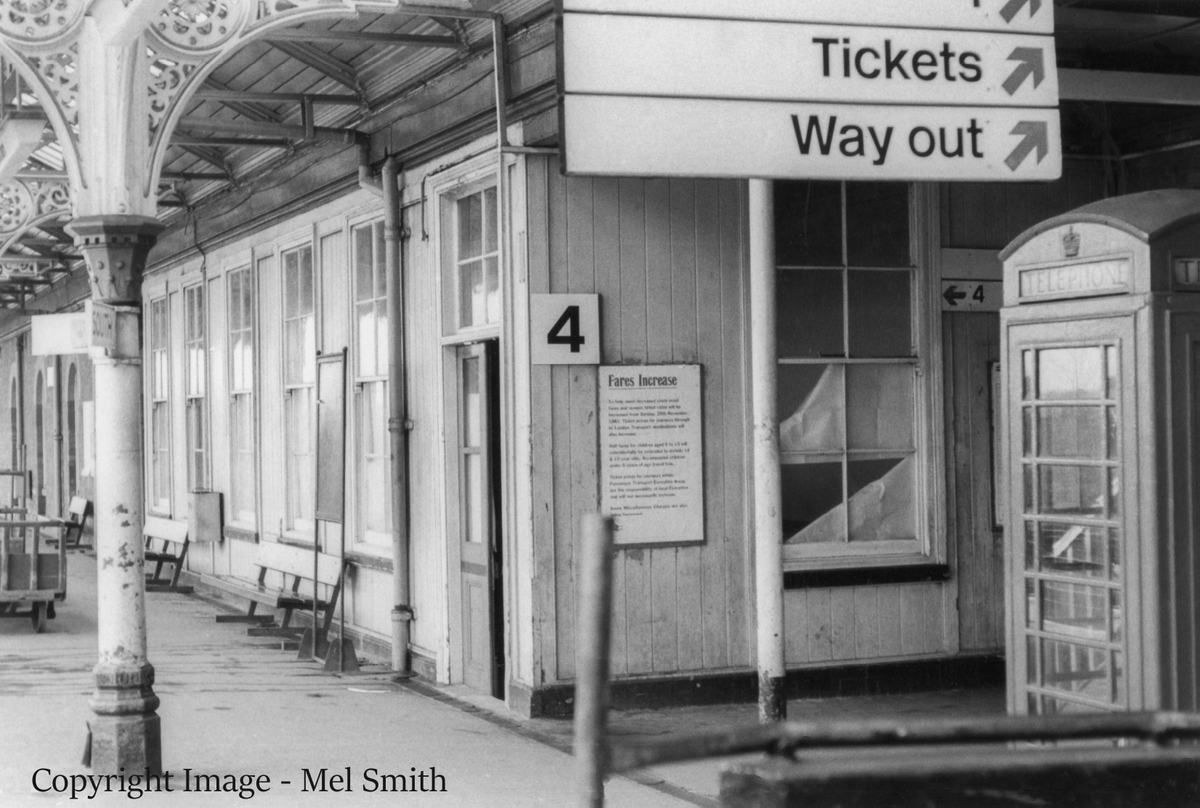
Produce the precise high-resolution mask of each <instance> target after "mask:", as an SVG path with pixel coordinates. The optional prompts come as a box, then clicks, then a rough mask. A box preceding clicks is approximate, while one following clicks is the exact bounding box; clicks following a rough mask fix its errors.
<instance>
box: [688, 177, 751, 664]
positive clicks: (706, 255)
mask: <svg viewBox="0 0 1200 808" xmlns="http://www.w3.org/2000/svg"><path fill="white" fill-rule="evenodd" d="M695 208H696V218H695V221H696V307H697V311H698V312H699V316H698V319H697V323H696V326H697V328H696V343H697V344H696V347H697V354H698V355H697V361H698V362H699V363H700V365H701V366H702V368H703V371H702V374H703V375H702V378H701V384H702V385H703V389H704V390H705V391H706V395H705V397H704V412H703V417H704V427H703V429H704V432H703V434H705V435H708V436H711V437H710V439H709V440H706V441H705V442H704V480H705V481H704V485H705V490H706V491H714V492H720V493H721V494H722V495H723V494H724V492H725V477H726V474H725V464H724V458H723V449H724V442H723V441H722V440H721V439H720V437H721V436H722V435H724V421H725V400H724V397H723V396H722V395H721V391H722V390H723V388H724V385H725V383H726V380H727V379H730V380H731V381H732V382H733V383H734V384H735V385H736V380H737V378H738V377H737V376H736V375H733V376H732V377H730V376H728V375H727V370H726V369H725V368H724V367H722V364H721V360H722V358H723V357H722V344H723V338H724V334H723V327H724V317H723V316H721V315H722V313H723V307H722V306H721V305H720V303H721V237H722V232H721V208H720V184H719V183H717V182H712V181H699V182H697V183H696V193H695ZM709 301H711V302H709ZM704 526H705V527H704V531H705V535H706V537H707V541H706V542H705V543H704V544H703V545H702V546H700V547H690V548H687V550H685V551H684V553H685V559H684V561H685V563H684V564H681V574H682V575H685V576H686V575H687V574H688V572H687V570H689V569H692V568H693V567H694V566H698V567H699V570H698V571H697V572H695V573H692V574H694V575H696V576H697V577H698V578H699V586H691V587H688V586H686V584H685V585H684V593H683V596H681V598H680V609H681V611H682V612H684V613H694V614H695V615H696V616H697V619H696V620H695V621H688V623H687V624H686V625H687V626H688V627H689V628H692V627H693V625H694V629H693V632H692V634H691V635H690V636H683V637H682V638H681V642H680V649H679V650H680V658H681V662H682V663H683V665H684V667H685V669H688V670H691V669H699V668H716V667H725V666H727V665H729V624H728V619H727V616H726V608H727V604H726V597H727V591H726V586H725V576H726V574H727V572H728V571H727V570H726V568H725V567H726V563H727V561H726V557H725V544H726V542H727V541H728V534H727V531H726V526H725V497H724V496H706V497H705V498H704ZM736 535H737V534H735V536H736ZM693 559H694V561H693Z"/></svg>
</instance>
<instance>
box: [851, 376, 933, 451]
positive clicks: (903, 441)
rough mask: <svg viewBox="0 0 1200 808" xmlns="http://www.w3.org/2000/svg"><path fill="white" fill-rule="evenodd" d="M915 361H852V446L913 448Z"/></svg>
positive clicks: (854, 447)
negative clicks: (893, 363) (884, 362)
mask: <svg viewBox="0 0 1200 808" xmlns="http://www.w3.org/2000/svg"><path fill="white" fill-rule="evenodd" d="M915 407H916V400H915V398H914V393H913V368H912V366H911V365H849V366H847V368H846V422H847V423H846V426H847V430H848V434H847V439H848V442H849V448H851V449H893V450H894V449H912V448H913V412H914V409H915Z"/></svg>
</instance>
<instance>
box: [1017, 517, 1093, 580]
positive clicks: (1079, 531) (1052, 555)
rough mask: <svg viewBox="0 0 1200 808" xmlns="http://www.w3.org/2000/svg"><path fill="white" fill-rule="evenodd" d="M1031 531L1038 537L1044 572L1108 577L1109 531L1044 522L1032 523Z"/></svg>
mask: <svg viewBox="0 0 1200 808" xmlns="http://www.w3.org/2000/svg"><path fill="white" fill-rule="evenodd" d="M1028 529H1029V530H1030V531H1031V533H1032V535H1035V536H1037V553H1038V557H1039V559H1040V561H1041V571H1042V572H1049V573H1053V574H1055V575H1072V576H1077V577H1083V578H1105V577H1106V576H1107V572H1106V570H1105V565H1104V551H1105V546H1106V543H1107V540H1108V528H1103V527H1095V526H1091V525H1072V524H1064V523H1054V522H1043V523H1042V524H1041V525H1033V524H1031V525H1029V528H1028ZM1030 569H1033V567H1032V566H1030Z"/></svg>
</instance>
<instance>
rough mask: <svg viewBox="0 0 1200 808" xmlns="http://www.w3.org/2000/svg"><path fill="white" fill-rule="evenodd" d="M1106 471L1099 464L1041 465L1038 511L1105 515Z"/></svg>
mask: <svg viewBox="0 0 1200 808" xmlns="http://www.w3.org/2000/svg"><path fill="white" fill-rule="evenodd" d="M1106 471H1107V469H1104V468H1101V467H1098V466H1039V467H1038V512H1039V513H1045V514H1078V515H1081V516H1104V514H1105V507H1104V506H1105V500H1106V499H1107V496H1106V493H1105V487H1106V486H1105V478H1106V477H1107V476H1108V475H1107V474H1106Z"/></svg>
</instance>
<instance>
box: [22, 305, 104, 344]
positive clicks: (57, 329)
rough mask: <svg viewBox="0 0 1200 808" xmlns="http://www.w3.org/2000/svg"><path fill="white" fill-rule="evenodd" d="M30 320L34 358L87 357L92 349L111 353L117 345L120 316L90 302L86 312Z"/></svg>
mask: <svg viewBox="0 0 1200 808" xmlns="http://www.w3.org/2000/svg"><path fill="white" fill-rule="evenodd" d="M29 319H30V322H31V331H32V337H33V339H32V345H31V346H30V349H31V351H32V353H33V355H34V356H57V355H59V354H77V353H88V351H89V349H91V348H93V347H96V348H105V349H108V350H112V349H114V348H115V347H116V345H117V315H116V312H115V311H114V310H113V308H112V307H111V306H107V305H105V304H103V303H96V302H94V301H91V300H89V301H87V302H86V303H84V310H83V311H73V312H69V313H67V314H37V315H34V316H33V317H31V318H29Z"/></svg>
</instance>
